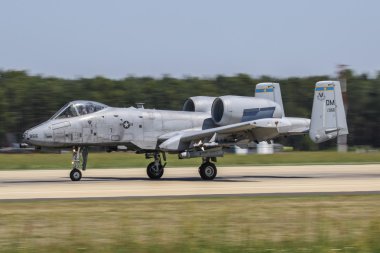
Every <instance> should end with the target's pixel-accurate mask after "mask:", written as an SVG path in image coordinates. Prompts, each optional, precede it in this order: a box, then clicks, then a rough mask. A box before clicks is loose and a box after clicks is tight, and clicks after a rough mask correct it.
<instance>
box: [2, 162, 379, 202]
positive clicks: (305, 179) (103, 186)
mask: <svg viewBox="0 0 380 253" xmlns="http://www.w3.org/2000/svg"><path fill="white" fill-rule="evenodd" d="M68 175H69V170H33V171H0V200H6V199H50V198H53V199H55V198H107V197H138V196H194V195H195V196H197V195H198V196H202V195H219V194H220V195H230V194H231V195H244V194H253V195H254V194H259V195H260V194H294V193H327V192H329V193H331V192H339V193H345V192H346V193H347V192H359V193H360V192H374V193H376V192H377V193H379V194H380V164H368V165H314V166H312V165H303V166H252V167H219V168H218V176H217V178H216V179H215V180H214V181H203V180H201V179H200V177H199V175H198V170H197V169H196V168H166V169H165V174H164V176H163V178H162V179H161V180H149V179H148V178H147V176H146V172H145V169H143V168H141V169H94V170H91V169H88V170H87V171H85V172H83V178H82V180H81V181H79V182H72V181H71V180H70V178H69V176H68Z"/></svg>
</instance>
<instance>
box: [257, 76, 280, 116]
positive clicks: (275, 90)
mask: <svg viewBox="0 0 380 253" xmlns="http://www.w3.org/2000/svg"><path fill="white" fill-rule="evenodd" d="M255 97H257V98H265V99H269V100H272V101H274V102H276V103H277V104H279V105H280V106H281V109H282V116H283V117H285V111H284V105H283V104H282V97H281V88H280V84H279V83H259V84H257V85H256V90H255Z"/></svg>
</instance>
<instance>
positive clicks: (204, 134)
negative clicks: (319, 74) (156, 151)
mask: <svg viewBox="0 0 380 253" xmlns="http://www.w3.org/2000/svg"><path fill="white" fill-rule="evenodd" d="M281 124H282V121H281V119H276V118H268V119H259V120H253V121H246V122H241V123H236V124H231V125H227V126H221V127H216V128H210V129H204V130H199V129H198V130H196V129H188V130H184V131H178V132H173V133H168V134H165V135H162V136H161V137H160V138H159V141H160V142H161V144H160V145H159V147H160V149H161V150H164V151H183V150H188V149H192V148H196V147H205V148H208V147H218V146H231V145H236V144H239V143H243V142H244V143H248V142H251V141H257V142H260V141H265V140H270V139H273V138H274V137H276V136H278V134H279V132H280V129H279V127H281Z"/></svg>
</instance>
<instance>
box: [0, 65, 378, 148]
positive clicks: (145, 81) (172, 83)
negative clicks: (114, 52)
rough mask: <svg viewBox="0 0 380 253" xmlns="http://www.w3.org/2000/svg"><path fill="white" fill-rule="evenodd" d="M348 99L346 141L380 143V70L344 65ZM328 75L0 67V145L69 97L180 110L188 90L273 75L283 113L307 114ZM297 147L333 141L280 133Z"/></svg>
mask: <svg viewBox="0 0 380 253" xmlns="http://www.w3.org/2000/svg"><path fill="white" fill-rule="evenodd" d="M347 76H348V77H349V79H348V87H349V93H348V98H349V102H350V106H349V111H348V124H349V130H350V135H349V139H348V140H349V144H350V145H368V146H375V147H380V134H378V126H379V125H380V124H379V123H380V119H379V116H380V107H379V106H378V105H377V103H378V101H380V100H379V98H380V74H379V75H378V76H377V77H376V78H374V79H370V78H368V76H367V75H363V74H362V75H355V74H354V73H353V72H352V71H350V70H348V71H347ZM328 79H331V77H328V76H313V77H304V78H297V77H292V78H286V79H275V78H273V77H268V76H262V77H259V78H252V77H250V76H248V75H246V74H237V75H235V76H221V75H220V76H216V77H215V78H198V77H192V76H186V77H184V78H182V79H178V78H173V77H170V76H163V77H162V78H151V77H134V76H128V77H126V78H124V79H121V80H111V79H108V78H104V77H101V76H98V77H95V78H91V79H89V78H80V79H76V80H68V79H61V78H54V77H42V76H32V75H29V74H28V73H26V72H25V71H0V119H1V120H0V122H1V123H0V145H1V144H2V145H4V143H5V133H9V132H11V133H15V134H16V135H17V136H18V138H19V140H21V134H22V133H23V132H24V131H25V130H26V129H28V128H30V127H32V126H34V125H37V124H39V123H41V122H42V121H45V120H47V119H49V118H50V117H51V116H52V115H53V114H54V113H55V112H56V111H57V110H58V109H59V108H60V107H62V106H63V105H64V104H66V103H67V102H69V101H72V100H78V99H87V100H95V101H99V102H102V103H105V104H108V105H110V106H118V107H129V106H134V105H135V103H137V102H144V103H145V107H146V108H156V109H169V110H181V108H182V104H183V102H184V101H185V100H186V99H187V98H188V97H191V96H199V95H208V96H221V95H227V94H232V95H241V96H253V95H254V87H255V84H257V83H259V82H267V81H276V82H280V83H281V90H282V94H283V102H284V107H285V113H286V115H288V116H295V117H310V114H311V107H312V100H313V88H314V84H315V82H317V81H319V80H328ZM280 142H281V143H282V144H285V145H291V146H294V147H295V149H297V150H316V149H319V148H330V147H331V146H333V145H335V141H331V142H328V143H325V144H322V145H319V146H317V145H315V144H313V143H311V142H310V141H309V140H307V137H292V138H288V139H281V140H280Z"/></svg>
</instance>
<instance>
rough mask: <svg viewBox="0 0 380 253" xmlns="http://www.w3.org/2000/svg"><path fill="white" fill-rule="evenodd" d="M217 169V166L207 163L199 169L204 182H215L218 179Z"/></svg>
mask: <svg viewBox="0 0 380 253" xmlns="http://www.w3.org/2000/svg"><path fill="white" fill-rule="evenodd" d="M216 174H217V169H216V166H215V164H213V163H210V162H206V163H204V164H202V165H201V167H199V175H200V176H201V178H202V179H203V180H213V179H214V178H215V177H216Z"/></svg>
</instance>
